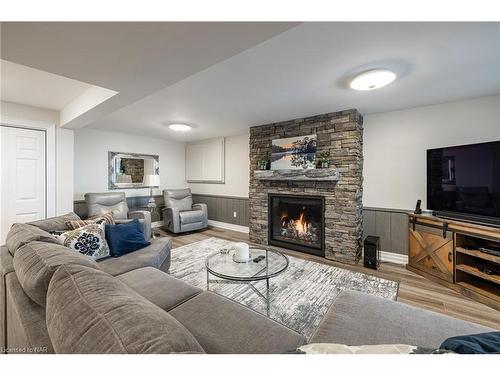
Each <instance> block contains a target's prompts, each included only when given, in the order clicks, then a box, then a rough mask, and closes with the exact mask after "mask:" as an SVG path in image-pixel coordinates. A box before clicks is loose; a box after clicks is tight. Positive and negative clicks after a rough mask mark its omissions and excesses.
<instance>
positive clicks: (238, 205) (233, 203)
mask: <svg viewBox="0 0 500 375" xmlns="http://www.w3.org/2000/svg"><path fill="white" fill-rule="evenodd" d="M193 201H194V202H195V203H205V204H206V205H207V206H208V218H209V219H210V220H215V221H221V222H224V223H230V224H235V225H241V226H246V227H247V226H248V222H249V220H248V211H249V210H248V198H240V197H224V196H215V195H204V194H193ZM235 212H236V217H234V213H235Z"/></svg>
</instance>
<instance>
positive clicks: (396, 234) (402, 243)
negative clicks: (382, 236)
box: [391, 212, 408, 255]
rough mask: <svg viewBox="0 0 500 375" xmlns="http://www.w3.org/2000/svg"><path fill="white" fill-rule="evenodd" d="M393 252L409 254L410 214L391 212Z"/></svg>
mask: <svg viewBox="0 0 500 375" xmlns="http://www.w3.org/2000/svg"><path fill="white" fill-rule="evenodd" d="M391 251H392V252H394V253H398V254H404V255H406V254H408V214H406V213H400V212H391Z"/></svg>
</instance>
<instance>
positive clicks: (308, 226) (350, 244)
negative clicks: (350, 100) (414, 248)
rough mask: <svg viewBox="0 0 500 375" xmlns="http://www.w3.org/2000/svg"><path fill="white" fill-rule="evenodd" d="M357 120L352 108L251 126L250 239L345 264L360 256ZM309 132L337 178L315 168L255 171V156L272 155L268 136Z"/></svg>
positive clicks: (359, 128) (360, 139) (360, 182)
mask: <svg viewBox="0 0 500 375" xmlns="http://www.w3.org/2000/svg"><path fill="white" fill-rule="evenodd" d="M362 124H363V118H362V116H361V115H360V114H359V112H358V111H357V110H347V111H342V112H334V113H327V114H323V115H318V116H312V117H308V118H303V119H295V120H290V121H284V122H279V123H273V124H267V125H261V126H255V127H252V128H250V202H249V203H250V223H249V226H250V240H251V241H253V242H256V243H261V244H266V245H273V246H279V247H285V248H289V249H293V250H298V251H303V252H306V253H310V254H315V255H319V256H324V257H326V258H328V259H332V260H336V261H340V262H344V263H351V264H352V263H356V262H357V261H358V260H359V258H360V256H361V237H362V192H363V175H362V173H363V150H362V144H363V126H362ZM310 134H316V136H317V150H316V151H317V153H318V154H319V153H321V152H323V151H329V152H330V162H331V170H332V171H334V172H335V173H336V174H337V176H339V177H338V178H330V177H328V176H330V174H331V173H330V171H329V170H320V169H315V170H308V171H307V172H301V171H298V174H302V176H296V172H289V171H283V172H282V171H279V172H276V171H259V172H262V173H259V172H256V171H258V161H259V160H262V159H265V160H270V159H271V146H272V140H273V139H278V138H288V137H296V136H305V135H310ZM275 172H276V173H275ZM332 173H333V172H332ZM263 175H272V177H262V176H263ZM325 176H326V177H325Z"/></svg>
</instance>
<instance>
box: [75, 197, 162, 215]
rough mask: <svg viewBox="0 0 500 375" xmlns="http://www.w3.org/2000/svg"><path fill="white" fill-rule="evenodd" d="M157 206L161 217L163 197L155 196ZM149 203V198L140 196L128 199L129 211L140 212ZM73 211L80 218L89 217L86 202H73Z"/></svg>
mask: <svg viewBox="0 0 500 375" xmlns="http://www.w3.org/2000/svg"><path fill="white" fill-rule="evenodd" d="M154 198H155V202H156V206H157V207H158V212H159V213H160V216H161V214H162V212H161V211H162V209H163V207H164V204H163V195H155V196H154ZM148 201H149V196H140V197H127V205H128V209H129V211H135V210H140V209H141V208H143V207H145V206H147V204H148ZM73 211H75V213H76V214H77V215H78V216H80V217H81V218H86V217H87V216H88V212H87V205H86V204H85V201H84V200H77V201H74V202H73Z"/></svg>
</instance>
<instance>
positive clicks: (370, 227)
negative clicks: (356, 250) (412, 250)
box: [363, 207, 408, 255]
mask: <svg viewBox="0 0 500 375" xmlns="http://www.w3.org/2000/svg"><path fill="white" fill-rule="evenodd" d="M370 235H371V236H379V237H380V248H381V250H382V251H386V252H389V253H397V254H402V255H407V254H408V213H407V211H404V210H398V209H396V210H391V209H387V208H372V207H369V208H366V207H365V208H364V209H363V239H364V238H366V236H370Z"/></svg>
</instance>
